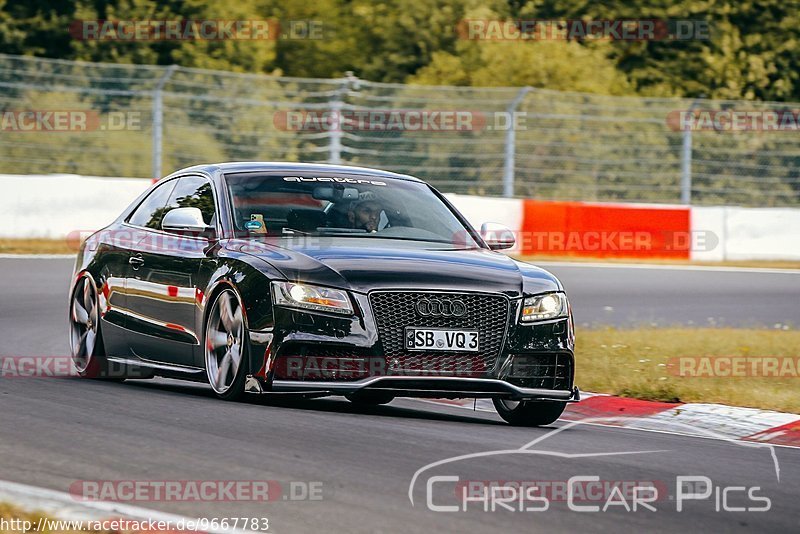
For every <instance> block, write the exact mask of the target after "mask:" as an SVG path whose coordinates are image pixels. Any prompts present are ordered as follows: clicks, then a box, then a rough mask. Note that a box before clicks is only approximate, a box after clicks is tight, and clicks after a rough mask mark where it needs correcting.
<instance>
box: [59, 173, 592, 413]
mask: <svg viewBox="0 0 800 534" xmlns="http://www.w3.org/2000/svg"><path fill="white" fill-rule="evenodd" d="M513 245H514V235H513V233H512V232H511V231H509V230H508V229H507V228H505V227H503V226H501V225H498V224H495V223H486V224H484V225H483V226H482V227H481V231H480V232H477V231H476V230H474V229H473V227H472V226H471V225H470V224H469V223H468V222H467V220H466V219H465V218H464V217H463V216H462V215H461V214H460V213H459V212H458V211H457V210H456V209H455V208H454V207H453V205H452V204H451V203H450V202H449V201H448V200H447V198H445V197H444V196H443V195H442V194H440V193H439V192H438V191H436V190H435V189H434V188H433V187H431V186H429V185H428V184H426V183H425V182H423V181H422V180H419V179H417V178H414V177H412V176H406V175H401V174H394V173H390V172H385V171H380V170H374V169H367V168H359V167H347V166H339V165H322V164H298V163H223V164H217V165H201V166H195V167H190V168H187V169H184V170H181V171H178V172H176V173H174V174H172V175H170V176H168V177H166V178H163V179H161V180H159V181H158V182H157V183H155V184H154V185H153V186H152V187H150V188H149V189H148V190H147V191H146V192H144V193H143V194H142V195H141V196H140V197H139V198H137V199H136V200H135V201H134V202H133V203H132V204H131V205H130V207H128V209H126V210H125V211H124V212H123V213H122V214H121V215H120V216H119V218H118V219H117V220H116V221H114V222H113V223H112V224H110V225H109V226H107V227H106V228H104V229H102V230H100V231H98V232H96V233H95V234H93V235H92V236H90V237H89V238H88V239H86V241H84V243H83V244H82V245H81V249H80V252H79V253H78V257H77V261H76V266H75V273H74V278H73V281H72V285H71V289H70V313H69V320H70V344H71V348H72V355H73V360H74V363H75V366H76V368H77V371H78V373H79V374H80V375H81V376H86V377H96V378H105V379H112V380H114V379H116V380H122V379H126V378H151V377H153V376H162V377H169V378H180V379H187V380H194V381H198V382H208V383H209V384H210V385H211V388H212V389H213V390H214V392H215V393H216V395H217V396H219V397H221V398H223V399H237V398H239V397H241V396H242V395H244V394H245V393H261V394H274V393H281V394H286V393H294V394H297V395H300V396H304V397H322V396H327V395H344V396H345V397H347V398H348V399H349V400H350V401H352V402H354V403H362V404H373V405H375V404H385V403H388V402H390V401H391V400H392V399H393V398H395V397H398V396H402V397H428V398H450V399H453V398H491V399H493V401H494V404H495V407H496V408H497V411H498V412H499V414H500V415H501V416H502V417H503V419H505V420H506V421H508V422H509V423H511V424H515V425H546V424H550V423H552V422H554V421H555V420H557V419H558V418H559V416H560V415H561V413H562V412H563V410H564V407H565V406H566V403H568V402H574V401H577V400H579V398H580V393H579V391H578V388H577V387H575V386H574V385H573V377H574V368H575V367H574V353H573V349H574V329H573V321H572V313H571V309H570V304H569V301H568V300H567V297H566V295H565V293H564V288H563V287H562V285H561V283H560V282H559V281H558V279H556V277H555V276H553V275H552V274H550V273H548V272H547V271H545V270H543V269H540V268H538V267H535V266H533V265H529V264H527V263H522V262H519V261H516V260H514V259H511V258H510V257H508V256H506V255H505V254H503V253H500V252H497V250H498V249H507V248H511V247H512V246H513Z"/></svg>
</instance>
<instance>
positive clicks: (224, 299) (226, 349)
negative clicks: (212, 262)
mask: <svg viewBox="0 0 800 534" xmlns="http://www.w3.org/2000/svg"><path fill="white" fill-rule="evenodd" d="M247 339H248V331H247V325H246V324H245V319H244V312H243V310H242V304H241V302H240V301H239V298H238V296H237V295H236V293H235V292H234V291H233V290H232V289H224V290H222V291H220V292H219V293H218V294H217V296H216V298H215V299H214V301H213V303H212V304H211V311H210V312H209V313H208V317H207V318H206V327H205V343H204V344H203V345H204V346H205V361H206V374H207V375H208V383H209V384H211V389H213V390H214V393H215V394H216V395H217V397H219V398H220V399H223V400H239V399H241V398H242V397H243V396H244V382H245V375H246V374H247V365H246V363H247V356H248V355H247Z"/></svg>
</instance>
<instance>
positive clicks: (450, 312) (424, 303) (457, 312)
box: [415, 298, 467, 317]
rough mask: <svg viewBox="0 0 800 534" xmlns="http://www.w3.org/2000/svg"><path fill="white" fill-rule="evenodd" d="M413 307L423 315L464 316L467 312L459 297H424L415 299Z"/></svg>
mask: <svg viewBox="0 0 800 534" xmlns="http://www.w3.org/2000/svg"><path fill="white" fill-rule="evenodd" d="M415 308H416V310H417V313H418V314H419V315H421V316H423V317H464V316H465V315H466V314H467V305H466V304H464V301H463V300H459V299H453V300H440V299H429V298H424V299H420V300H418V301H417V304H416V305H415Z"/></svg>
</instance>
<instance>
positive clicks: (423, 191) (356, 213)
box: [226, 173, 479, 248]
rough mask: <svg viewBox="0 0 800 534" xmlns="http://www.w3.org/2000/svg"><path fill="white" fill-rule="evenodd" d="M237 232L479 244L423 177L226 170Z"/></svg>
mask: <svg viewBox="0 0 800 534" xmlns="http://www.w3.org/2000/svg"><path fill="white" fill-rule="evenodd" d="M226 182H227V187H228V192H229V195H230V198H231V204H232V207H233V220H234V225H235V227H236V230H237V233H239V234H241V235H245V236H249V237H264V236H271V237H275V236H277V237H294V236H299V235H313V236H331V237H352V238H381V239H396V240H407V241H423V242H432V243H450V244H457V245H458V246H460V247H465V248H475V247H478V246H479V245H478V244H477V243H476V242H475V240H474V239H473V238H472V236H471V235H470V233H469V232H468V231H467V230H466V228H465V227H464V226H463V225H462V224H461V222H460V221H459V219H458V218H457V217H456V215H455V214H454V213H453V212H452V211H451V210H450V209H449V208H448V207H447V205H446V204H444V203H443V202H442V201H441V200H440V199H439V197H437V196H436V195H435V194H434V193H433V191H432V190H431V188H430V187H429V186H428V185H427V184H424V183H419V182H411V181H405V180H391V179H389V180H387V179H379V178H370V177H364V176H359V177H345V176H338V175H337V176H333V175H325V176H319V175H317V176H297V175H292V176H286V175H275V174H265V175H258V174H252V173H237V174H229V175H227V176H226Z"/></svg>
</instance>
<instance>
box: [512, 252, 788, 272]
mask: <svg viewBox="0 0 800 534" xmlns="http://www.w3.org/2000/svg"><path fill="white" fill-rule="evenodd" d="M514 257H515V258H516V259H518V260H522V261H526V262H528V263H533V264H535V263H536V262H547V261H558V262H570V263H611V264H613V263H625V264H631V263H640V264H650V265H692V266H710V267H720V266H721V267H756V268H762V269H800V261H778V260H748V261H744V260H743V261H689V260H671V259H661V258H589V257H584V256H547V255H536V256H514Z"/></svg>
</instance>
